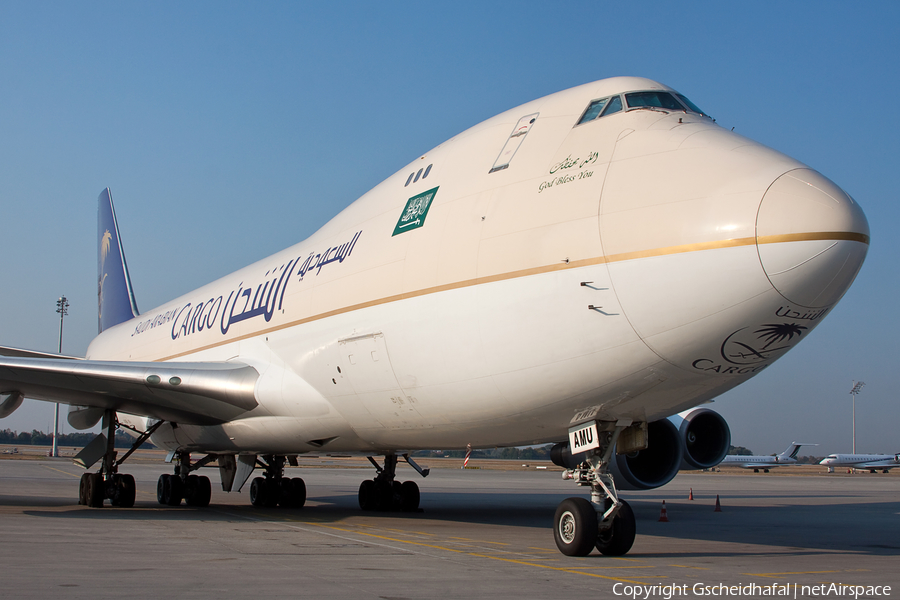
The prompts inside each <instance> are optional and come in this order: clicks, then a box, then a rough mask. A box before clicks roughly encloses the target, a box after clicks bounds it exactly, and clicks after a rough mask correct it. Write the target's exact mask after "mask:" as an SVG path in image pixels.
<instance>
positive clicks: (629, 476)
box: [550, 413, 727, 490]
mask: <svg viewBox="0 0 900 600" xmlns="http://www.w3.org/2000/svg"><path fill="white" fill-rule="evenodd" d="M713 414H715V413H713ZM678 433H679V432H678V429H677V428H676V427H675V425H674V423H672V422H671V421H669V420H668V419H662V420H659V421H654V422H652V423H648V424H647V440H648V446H647V447H646V448H644V449H643V450H639V451H637V452H630V453H628V454H616V455H615V456H614V457H613V460H612V464H611V465H610V469H609V470H610V472H611V473H612V475H613V477H614V478H615V482H616V487H617V488H619V489H622V490H649V489H653V488H658V487H660V486H662V485H665V484H667V483H669V482H670V481H672V478H673V477H675V475H677V474H678V468H679V467H680V466H681V462H682V453H683V450H682V447H683V444H682V442H681V439H680V437H679V434H678ZM726 450H727V446H726ZM584 457H585V454H584V453H582V454H576V455H575V456H572V452H571V450H570V448H569V444H568V442H564V443H560V444H556V445H555V446H554V447H553V448H552V449H551V451H550V458H551V460H552V461H553V463H554V464H556V465H559V466H561V467H563V468H564V469H574V468H575V467H576V466H578V464H579V463H581V462H582V461H583V460H584Z"/></svg>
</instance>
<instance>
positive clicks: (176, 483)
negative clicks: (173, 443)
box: [156, 452, 216, 507]
mask: <svg viewBox="0 0 900 600" xmlns="http://www.w3.org/2000/svg"><path fill="white" fill-rule="evenodd" d="M175 456H176V457H177V461H176V463H175V472H174V473H173V474H168V473H164V474H162V475H160V476H159V479H158V480H157V482H156V500H157V501H158V502H159V503H160V504H162V505H164V506H179V505H180V504H181V501H182V500H184V503H185V504H187V505H188V506H197V507H204V506H209V500H210V498H211V497H212V486H211V485H210V482H209V477H206V476H201V475H191V472H192V471H196V470H197V469H199V468H201V467H204V466H206V465H207V464H209V463H211V462H212V461H214V460H216V455H215V454H208V455H206V456H205V457H204V458H202V459H200V460H198V461H197V462H195V463H191V453H190V452H176V453H175Z"/></svg>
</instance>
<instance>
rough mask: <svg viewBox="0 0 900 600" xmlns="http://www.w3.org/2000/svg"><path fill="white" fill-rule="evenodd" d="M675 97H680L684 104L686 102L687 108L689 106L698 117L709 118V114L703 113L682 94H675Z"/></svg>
mask: <svg viewBox="0 0 900 600" xmlns="http://www.w3.org/2000/svg"><path fill="white" fill-rule="evenodd" d="M675 95H676V96H678V99H679V100H681V101H682V102H684V104H685V106H687V107H688V108H689V109H690V110H691V111H693V112H695V113H697V114H698V115H703V116H704V117H708V116H709V115H708V114H706V113H705V112H703V111H702V110H700V109H699V108H698V107H697V105H696V104H694V103H693V102H691V101H690V100H688V99H687V98H686V97H685V96H683V95H682V94H675Z"/></svg>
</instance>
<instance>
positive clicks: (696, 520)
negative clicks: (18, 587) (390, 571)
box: [0, 492, 900, 557]
mask: <svg viewBox="0 0 900 600" xmlns="http://www.w3.org/2000/svg"><path fill="white" fill-rule="evenodd" d="M561 499H562V498H561V497H560V495H558V494H541V493H530V494H526V495H517V494H509V493H495V494H483V493H478V494H471V493H446V492H444V493H440V494H434V495H428V494H423V498H422V507H423V508H422V510H420V511H419V512H416V513H403V512H375V511H373V512H361V511H360V510H359V508H358V506H357V499H356V495H355V494H335V495H331V496H318V497H311V498H310V499H309V501H308V504H307V506H306V507H304V508H303V509H300V510H297V509H281V508H266V509H259V508H254V507H252V506H249V505H248V504H246V503H244V501H246V500H247V497H246V495H244V494H242V495H241V498H240V500H241V502H234V500H235V498H234V496H222V497H220V498H218V499H217V498H216V497H215V496H214V498H213V504H211V505H210V507H209V508H190V507H186V506H181V507H162V506H160V505H159V504H158V503H156V501H155V500H152V501H151V500H149V499H147V498H139V499H138V501H137V502H136V504H135V507H134V508H131V509H119V508H114V507H109V506H107V507H105V508H104V509H102V510H97V509H87V508H84V507H80V506H73V502H72V501H67V500H65V499H60V498H49V499H40V498H34V497H31V498H26V497H22V496H2V495H0V507H3V506H6V507H14V506H19V507H22V508H25V510H23V514H26V515H29V516H35V517H44V518H57V519H60V518H62V519H126V520H127V519H147V520H171V519H173V518H174V519H179V520H181V519H184V520H203V521H210V522H233V521H234V520H235V519H236V518H239V519H252V520H272V521H278V520H282V519H285V520H291V521H299V522H304V521H308V522H315V523H322V524H334V523H340V522H344V521H347V520H349V519H353V518H355V517H360V516H364V517H367V518H370V519H377V520H380V521H383V525H384V526H390V527H400V526H402V524H403V523H420V522H422V521H431V522H443V523H467V524H478V525H484V526H486V527H488V528H489V527H491V526H496V527H518V528H534V529H542V530H546V531H547V532H548V535H549V531H550V527H551V523H552V519H553V512H554V510H555V508H556V505H557V504H558V503H559V501H560V500H561ZM217 500H218V502H217ZM628 501H629V503H630V504H631V506H632V508H633V509H634V512H635V515H636V518H637V525H638V535H639V536H641V535H648V536H660V537H666V538H671V539H676V540H677V539H681V540H685V541H689V540H693V541H710V542H718V543H726V544H727V543H734V544H749V545H759V546H761V547H765V546H768V547H776V548H780V549H784V550H789V551H790V553H791V554H816V553H823V552H826V553H834V552H839V553H854V554H862V555H877V556H895V555H900V541H898V540H897V539H896V535H895V531H896V529H895V528H894V527H891V526H890V524H891V523H893V522H895V521H896V519H897V514H898V512H900V505H898V504H897V503H894V502H874V503H860V502H856V503H852V504H827V505H803V506H800V505H796V504H793V505H785V504H772V505H770V506H738V505H729V504H728V503H727V502H728V498H725V499H723V508H722V512H720V513H717V512H714V504H715V500H714V499H713V500H712V501H711V500H709V499H708V498H706V499H702V500H698V501H693V502H687V501H673V502H671V503H668V504H667V516H668V519H669V521H668V522H659V516H660V508H661V504H660V502H659V501H658V500H649V499H648V500H643V499H634V498H632V499H628ZM67 506H68V507H70V508H68V509H66V507H67ZM41 509H43V510H41ZM417 527H422V525H417ZM485 531H488V532H489V531H490V530H489V529H486V530H485ZM770 553H771V551H768V550H762V549H761V550H760V552H758V554H770ZM732 554H734V555H748V554H756V553H754V552H752V551H751V552H747V550H746V548H744V549H740V550H737V549H735V551H734V552H731V551H729V550H728V549H727V548H724V547H721V546H718V547H716V548H711V549H710V551H708V552H696V551H694V550H692V549H688V548H685V551H684V552H681V551H678V552H672V553H651V554H646V553H642V556H646V557H654V556H656V557H664V556H672V557H675V556H681V557H685V556H723V555H732Z"/></svg>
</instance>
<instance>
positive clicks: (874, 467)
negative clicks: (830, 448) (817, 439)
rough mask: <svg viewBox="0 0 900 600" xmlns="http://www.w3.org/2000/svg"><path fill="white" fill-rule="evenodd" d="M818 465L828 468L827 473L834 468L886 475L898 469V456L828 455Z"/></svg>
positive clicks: (899, 465)
mask: <svg viewBox="0 0 900 600" xmlns="http://www.w3.org/2000/svg"><path fill="white" fill-rule="evenodd" d="M819 464H820V465H825V466H826V467H828V472H829V473H831V472H833V471H834V468H835V467H847V468H851V469H868V471H869V472H870V473H875V472H877V471H881V472H882V473H887V472H888V471H889V470H891V469H893V468H895V467H900V454H829V455H828V456H826V457H825V458H823V459H822V460H821V461H820V462H819Z"/></svg>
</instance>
